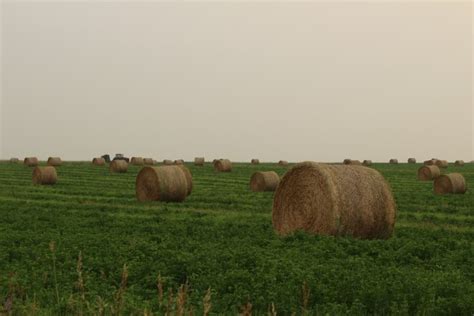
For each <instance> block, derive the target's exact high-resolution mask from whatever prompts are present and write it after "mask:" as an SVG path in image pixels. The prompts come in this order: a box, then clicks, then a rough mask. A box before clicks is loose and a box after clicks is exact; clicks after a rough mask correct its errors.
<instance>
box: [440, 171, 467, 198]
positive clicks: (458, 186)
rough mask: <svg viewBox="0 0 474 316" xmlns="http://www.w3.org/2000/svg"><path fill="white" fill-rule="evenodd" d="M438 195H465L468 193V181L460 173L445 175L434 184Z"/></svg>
mask: <svg viewBox="0 0 474 316" xmlns="http://www.w3.org/2000/svg"><path fill="white" fill-rule="evenodd" d="M433 188H434V192H435V193H436V194H464V193H466V191H467V184H466V180H465V179H464V177H463V175H462V174H460V173H449V174H443V175H441V176H440V177H438V178H437V179H436V180H435V181H434V183H433Z"/></svg>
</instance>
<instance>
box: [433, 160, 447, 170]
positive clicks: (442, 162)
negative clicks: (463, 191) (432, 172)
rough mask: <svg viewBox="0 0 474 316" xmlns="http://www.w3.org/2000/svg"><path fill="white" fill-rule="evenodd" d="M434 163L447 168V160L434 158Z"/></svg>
mask: <svg viewBox="0 0 474 316" xmlns="http://www.w3.org/2000/svg"><path fill="white" fill-rule="evenodd" d="M435 164H436V165H437V166H438V168H448V161H447V160H436V162H435Z"/></svg>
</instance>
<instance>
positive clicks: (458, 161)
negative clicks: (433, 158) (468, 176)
mask: <svg viewBox="0 0 474 316" xmlns="http://www.w3.org/2000/svg"><path fill="white" fill-rule="evenodd" d="M454 165H455V166H456V167H463V166H464V160H456V161H455V162H454Z"/></svg>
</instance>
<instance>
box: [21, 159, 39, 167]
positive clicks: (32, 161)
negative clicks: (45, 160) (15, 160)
mask: <svg viewBox="0 0 474 316" xmlns="http://www.w3.org/2000/svg"><path fill="white" fill-rule="evenodd" d="M23 163H24V164H25V166H28V167H36V166H37V165H38V163H39V162H38V158H36V157H26V158H25V160H23Z"/></svg>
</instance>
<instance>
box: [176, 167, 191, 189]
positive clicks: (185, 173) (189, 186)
mask: <svg viewBox="0 0 474 316" xmlns="http://www.w3.org/2000/svg"><path fill="white" fill-rule="evenodd" d="M178 168H180V169H181V170H182V171H183V173H184V176H185V177H186V182H187V186H186V188H187V190H186V195H190V194H191V192H192V191H193V175H192V174H191V171H190V170H189V169H188V168H186V166H184V165H178Z"/></svg>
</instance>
